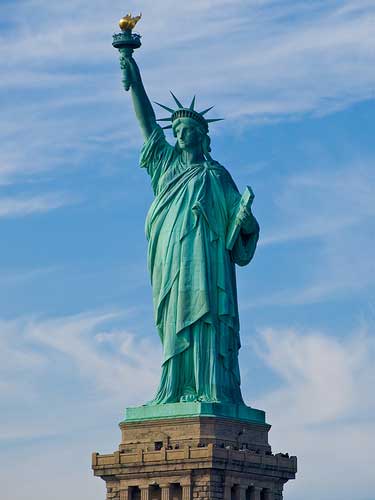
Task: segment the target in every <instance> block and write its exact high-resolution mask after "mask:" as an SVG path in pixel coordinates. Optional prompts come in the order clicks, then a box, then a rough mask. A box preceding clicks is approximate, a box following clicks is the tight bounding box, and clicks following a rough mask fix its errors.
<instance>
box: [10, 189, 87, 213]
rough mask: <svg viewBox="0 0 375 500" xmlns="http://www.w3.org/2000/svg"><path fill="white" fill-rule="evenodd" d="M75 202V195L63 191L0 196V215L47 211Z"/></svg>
mask: <svg viewBox="0 0 375 500" xmlns="http://www.w3.org/2000/svg"><path fill="white" fill-rule="evenodd" d="M77 202H78V199H77V198H76V197H72V196H70V195H67V194H64V193H48V194H44V195H35V196H24V197H21V196H18V195H17V196H9V197H0V217H23V216H26V215H31V214H35V213H43V212H49V211H50V210H55V209H57V208H61V207H63V206H66V205H72V204H75V203H77Z"/></svg>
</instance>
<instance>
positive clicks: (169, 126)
mask: <svg viewBox="0 0 375 500" xmlns="http://www.w3.org/2000/svg"><path fill="white" fill-rule="evenodd" d="M167 128H172V125H167V126H166V127H162V129H163V130H165V129H167Z"/></svg>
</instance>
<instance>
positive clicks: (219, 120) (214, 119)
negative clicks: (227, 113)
mask: <svg viewBox="0 0 375 500" xmlns="http://www.w3.org/2000/svg"><path fill="white" fill-rule="evenodd" d="M222 120H224V118H209V119H208V120H206V122H207V123H212V122H221V121H222Z"/></svg>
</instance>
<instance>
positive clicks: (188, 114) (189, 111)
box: [154, 92, 223, 132]
mask: <svg viewBox="0 0 375 500" xmlns="http://www.w3.org/2000/svg"><path fill="white" fill-rule="evenodd" d="M171 95H172V97H173V99H174V101H175V103H176V104H177V106H178V108H177V109H172V108H169V107H168V106H164V104H160V103H159V102H156V101H154V102H155V104H157V105H158V106H160V107H161V108H163V109H165V110H166V111H169V112H170V113H171V116H169V117H168V118H159V119H158V120H157V121H158V122H172V123H171V124H170V125H167V126H165V127H162V128H163V129H167V128H172V127H173V122H174V121H175V120H177V119H178V118H192V119H193V120H195V121H197V122H198V123H199V124H200V125H201V126H202V127H203V128H204V130H205V131H206V132H208V124H209V123H212V122H218V121H220V120H223V118H209V119H207V118H205V117H204V115H205V114H206V113H208V111H210V110H211V109H212V108H213V106H211V107H210V108H207V109H204V110H203V111H196V110H195V109H194V106H195V96H194V97H193V100H192V101H191V103H190V106H189V107H188V108H185V107H184V106H183V105H182V104H181V102H180V101H179V100H178V99H177V97H176V96H175V95H174V94H173V93H172V92H171Z"/></svg>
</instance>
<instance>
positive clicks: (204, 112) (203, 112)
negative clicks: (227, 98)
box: [199, 105, 215, 116]
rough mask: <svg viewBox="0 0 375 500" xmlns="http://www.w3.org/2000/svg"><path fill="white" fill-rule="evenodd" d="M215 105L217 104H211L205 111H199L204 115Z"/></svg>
mask: <svg viewBox="0 0 375 500" xmlns="http://www.w3.org/2000/svg"><path fill="white" fill-rule="evenodd" d="M214 107H215V105H213V106H210V107H209V108H207V109H204V110H203V111H199V114H200V115H201V116H203V115H205V114H206V113H208V112H209V111H210V110H211V109H212V108H214Z"/></svg>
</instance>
